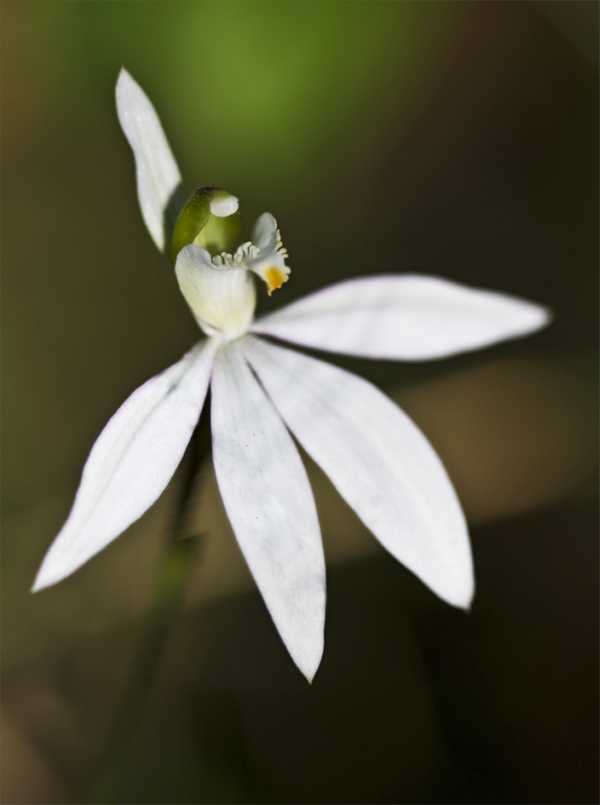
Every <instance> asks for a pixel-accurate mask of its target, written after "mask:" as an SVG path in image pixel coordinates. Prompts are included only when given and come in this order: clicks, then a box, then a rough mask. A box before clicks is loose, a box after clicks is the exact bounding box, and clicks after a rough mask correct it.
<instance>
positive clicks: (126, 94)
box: [116, 68, 181, 251]
mask: <svg viewBox="0 0 600 805" xmlns="http://www.w3.org/2000/svg"><path fill="white" fill-rule="evenodd" d="M116 98H117V115H118V117H119V122H120V123H121V128H122V129H123V132H124V133H125V136H126V137H127V140H128V142H129V145H130V146H131V148H132V150H133V156H134V159H135V172H136V179H137V193H138V199H139V203H140V209H141V211H142V217H143V218H144V222H145V224H146V226H147V227H148V231H149V232H150V234H151V235H152V239H153V240H154V242H155V243H156V245H157V246H158V248H159V249H160V250H161V251H162V250H163V249H164V248H165V211H166V209H167V206H168V204H169V201H170V200H171V198H172V196H173V194H174V192H175V190H176V188H177V187H178V185H179V184H180V182H181V176H180V173H179V168H178V167H177V163H176V162H175V158H174V156H173V154H172V152H171V149H170V147H169V143H168V142H167V138H166V136H165V133H164V131H163V128H162V126H161V124H160V120H159V118H158V115H157V113H156V110H155V108H154V106H153V105H152V103H151V102H150V99H149V98H148V97H147V95H146V94H145V92H144V91H143V89H142V88H141V87H140V86H139V84H138V83H137V82H136V81H134V79H133V78H132V77H131V76H130V75H129V73H128V72H127V70H125V69H124V68H123V69H121V72H120V73H119V78H118V80H117V88H116Z"/></svg>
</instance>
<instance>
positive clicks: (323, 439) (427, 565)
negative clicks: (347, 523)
mask: <svg viewBox="0 0 600 805" xmlns="http://www.w3.org/2000/svg"><path fill="white" fill-rule="evenodd" d="M244 352H245V355H246V357H247V359H248V360H249V361H250V364H251V365H252V367H253V368H254V369H255V371H256V372H257V374H258V376H259V378H260V380H261V381H262V383H263V384H264V386H265V388H266V390H267V393H268V394H269V396H270V398H271V399H272V400H273V403H274V404H275V406H276V407H277V409H278V411H279V412H280V413H281V415H282V416H283V418H284V420H285V422H286V423H287V425H288V427H289V428H290V430H291V431H292V433H293V434H294V436H295V437H296V438H297V439H298V441H299V442H300V444H301V445H302V446H303V447H304V449H305V450H306V451H307V452H308V454H309V455H310V456H312V458H313V459H314V460H315V461H316V463H317V464H319V465H320V466H321V467H322V469H323V470H324V471H325V473H326V474H327V475H328V476H329V478H330V479H331V480H332V481H333V483H334V485H335V487H336V489H337V490H338V492H339V493H340V494H341V495H342V497H343V498H344V499H345V500H346V502H347V503H348V504H349V505H350V506H351V507H352V508H353V509H354V511H355V512H356V513H357V515H358V516H359V517H360V519H361V520H362V521H363V523H364V524H365V525H366V526H367V528H369V529H370V530H371V531H372V532H373V534H374V535H375V536H376V537H377V539H378V540H379V541H380V542H381V544H382V545H383V546H384V547H385V548H387V550H388V551H389V552H390V553H391V554H392V555H393V556H395V557H396V558H397V559H399V560H400V561H401V562H402V563H403V564H405V565H406V566H407V567H408V568H409V569H410V570H411V571H412V572H413V573H414V574H415V575H416V576H418V577H419V578H420V579H421V580H422V581H423V582H424V583H425V584H427V585H428V586H429V587H430V588H431V589H432V590H433V591H434V592H435V593H437V594H438V595H439V596H440V597H441V598H443V599H444V600H445V601H448V602H449V603H450V604H453V605H455V606H459V607H468V606H469V604H470V601H471V598H472V596H473V567H472V562H471V552H470V547H469V538H468V534H467V528H466V524H465V520H464V517H463V514H462V511H461V508H460V504H459V502H458V500H457V497H456V494H455V492H454V489H453V488H452V485H451V483H450V481H449V479H448V476H447V475H446V472H445V470H444V467H443V466H442V463H441V461H440V459H439V458H438V456H437V454H436V453H435V451H434V450H433V448H432V447H431V445H430V444H429V442H428V441H427V440H426V439H425V437H424V436H423V434H422V433H421V432H420V431H419V430H418V429H417V427H416V426H415V425H414V424H413V423H412V422H411V420H410V419H409V418H408V417H407V416H406V415H405V414H404V413H403V412H402V411H401V410H400V409H399V408H398V407H397V406H396V405H394V403H392V401H391V400H389V399H388V398H387V397H386V396H385V395H383V394H382V393H381V392H380V391H379V390H378V389H376V388H375V387H374V386H372V385H371V384H370V383H367V382H366V381H365V380H362V379H361V378H359V377H356V376H355V375H352V374H350V373H349V372H346V371H344V370H342V369H338V368H337V367H334V366H330V365H329V364H326V363H323V362H322V361H318V360H315V359H314V358H308V357H307V356H305V355H300V354H299V353H297V352H291V351H289V350H287V349H283V348H281V347H276V346H273V345H272V344H268V343H266V342H264V341H262V340H259V339H256V338H251V337H249V338H247V339H246V340H245V341H244Z"/></svg>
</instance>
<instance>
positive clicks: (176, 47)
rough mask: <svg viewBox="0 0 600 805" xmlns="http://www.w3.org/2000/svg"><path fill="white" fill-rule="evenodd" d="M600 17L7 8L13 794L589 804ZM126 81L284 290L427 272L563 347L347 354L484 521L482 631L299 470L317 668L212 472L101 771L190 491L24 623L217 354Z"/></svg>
mask: <svg viewBox="0 0 600 805" xmlns="http://www.w3.org/2000/svg"><path fill="white" fill-rule="evenodd" d="M597 13H598V6H597V4H596V3H592V2H590V3H587V2H585V3H579V2H549V3H546V2H536V3H524V2H513V3H506V2H500V3H494V2H485V3H484V2H473V3H450V2H449V3H444V2H439V3H423V2H420V3H411V2H403V3H389V2H372V3H364V2H343V3H337V2H325V3H316V2H315V3H312V2H302V3H281V2H273V3H267V2H223V3H215V2H210V3H209V2H201V1H200V0H198V1H197V2H191V0H190V1H189V2H148V3H146V2H119V3H104V2H65V3H54V2H46V3H30V2H27V3H17V2H7V3H5V4H4V6H3V25H2V33H1V36H2V62H3V64H2V67H3V71H2V175H1V186H0V187H1V191H2V205H1V215H2V268H3V272H2V284H3V294H2V368H3V384H2V425H3V433H2V444H3V447H2V480H3V484H2V487H3V490H2V491H3V498H2V505H3V528H2V539H3V542H2V562H1V570H2V618H3V624H2V625H3V628H2V660H3V688H2V716H3V721H4V731H3V743H2V755H3V758H2V789H3V790H2V798H3V801H6V802H14V803H25V802H67V801H69V802H83V801H94V800H96V801H106V802H108V801H110V802H153V803H154V802H156V803H159V802H160V803H163V802H164V803H166V802H190V803H191V802H560V803H563V802H564V803H567V802H568V803H575V802H577V803H580V802H581V803H584V802H585V803H587V802H595V801H597V798H598V791H597V773H598V770H597V765H596V764H597V748H598V747H597V737H598V736H597V726H598V725H597V712H598V711H597V671H598V669H597V659H598V645H597V641H598V630H597V627H598V623H597V620H598V617H597V614H598V606H597V604H598V601H597V542H596V539H597V533H596V532H597V504H596V494H595V490H596V488H597V421H596V392H597V374H596V371H597V369H596V367H597V349H596V347H597V343H596V339H597V300H598V294H597V291H598V288H597V262H598V261H597V258H598V254H597V244H598V228H597V221H598V203H597V201H598V199H597V178H598V164H597V138H598V103H597V97H598V79H597V75H598V49H597V35H598V22H597ZM121 65H125V66H126V67H127V68H128V69H129V70H130V71H131V73H132V74H133V75H134V76H135V77H136V78H137V80H138V81H139V82H140V83H141V84H142V86H143V87H144V88H145V89H146V90H147V92H148V93H149V95H150V96H151V98H152V99H153V101H154V102H155V104H156V106H157V109H158V110H159V113H160V115H161V118H162V120H163V123H164V126H165V128H166V131H167V134H168V136H169V139H170V142H171V144H172V146H173V149H174V151H175V153H176V156H177V158H178V161H179V164H180V167H181V169H182V173H183V175H184V180H185V181H186V183H187V186H188V187H189V188H190V189H192V188H193V187H195V186H199V185H206V184H217V185H221V186H224V187H226V188H228V189H229V190H230V191H231V192H234V193H235V194H236V195H238V196H239V197H240V199H241V201H242V212H243V213H244V214H245V220H246V222H247V224H248V226H250V225H251V223H252V221H253V218H254V217H255V216H256V215H257V214H258V213H260V212H262V211H263V210H265V209H267V210H271V211H272V212H273V213H275V215H276V216H277V218H278V220H279V222H280V224H281V227H282V230H283V234H284V237H285V241H286V245H287V246H288V249H289V251H290V255H291V264H292V267H293V275H292V281H291V282H290V283H288V285H287V286H286V288H285V290H284V291H282V292H281V294H280V295H279V296H277V295H276V296H275V297H274V299H273V301H272V302H271V301H270V300H266V299H265V300H263V302H264V308H265V309H266V308H267V307H268V306H269V305H271V304H273V305H274V306H275V305H279V304H284V303H286V302H288V301H290V300H292V299H294V298H296V297H298V296H300V295H302V294H304V293H306V292H307V291H310V290H312V289H316V288H318V287H321V286H322V285H323V284H325V283H328V282H331V281H335V280H338V279H341V278H343V277H347V276H355V275H361V274H369V273H381V272H393V271H411V272H422V273H429V274H438V275H442V276H445V277H448V278H450V279H453V280H456V281H459V282H465V283H469V284H472V285H477V286H483V287H489V288H492V289H497V290H502V291H506V292H508V293H513V294H517V295H521V296H524V297H528V298H531V299H534V300H536V301H539V302H541V303H543V304H546V305H549V306H550V307H551V308H552V309H553V311H554V314H555V321H554V323H553V324H552V326H551V327H550V328H549V329H548V330H547V331H545V332H543V333H540V334H539V335H536V336H535V337H533V338H530V339H528V340H526V341H523V342H517V343H513V344H507V345H504V346H502V347H498V348H495V349H493V350H489V351H487V352H482V353H477V354H473V355H468V356H464V357H461V358H458V359H454V360H449V361H443V362H433V363H428V364H422V365H401V364H395V363H374V362H373V363H369V362H363V361H358V360H351V359H339V360H338V359H336V358H334V360H336V361H337V362H338V363H339V364H340V365H344V366H346V367H348V368H351V369H352V370H355V371H357V372H360V373H361V374H363V375H365V376H367V377H369V378H370V379H372V380H373V381H374V382H376V383H377V384H378V385H379V386H380V387H382V388H383V389H385V390H386V391H387V392H388V393H390V394H392V395H393V396H394V397H395V399H396V400H397V401H398V402H399V403H400V404H401V405H403V406H404V407H405V408H406V410H407V411H408V412H409V413H410V414H411V416H413V417H414V419H415V420H416V421H417V422H418V424H419V425H420V426H421V427H422V428H423V429H424V431H425V433H427V434H428V436H429V437H430V439H431V441H432V443H433V444H434V445H435V447H436V448H437V449H438V451H439V452H440V454H441V455H442V457H443V458H444V460H445V462H446V464H447V466H448V469H449V472H450V475H451V477H452V478H453V480H454V481H455V483H456V486H457V488H458V491H459V494H460V496H461V499H462V500H463V503H464V505H465V509H466V511H467V515H468V517H469V521H470V524H471V533H472V540H473V550H474V556H475V564H476V571H477V586H478V593H477V597H476V601H475V605H474V608H473V611H472V612H471V614H470V615H464V614H462V613H459V612H456V611H454V610H452V609H451V608H449V607H447V606H445V605H443V604H442V603H441V602H439V601H437V600H436V599H435V598H434V597H433V596H432V594H431V593H429V592H428V591H427V590H426V589H424V588H423V587H422V586H421V585H420V584H419V583H418V582H417V581H416V580H415V579H413V578H412V577H411V576H410V574H409V573H408V572H407V571H406V570H405V569H404V568H402V567H401V566H400V565H398V564H397V563H396V562H395V561H394V560H392V559H391V558H390V557H389V556H387V554H385V553H384V551H383V549H381V548H380V547H379V546H378V544H377V543H376V542H375V540H374V539H373V538H372V537H371V536H370V535H369V534H368V533H366V532H365V531H364V529H362V527H361V526H360V524H359V523H358V521H357V520H356V519H355V518H354V516H353V515H352V514H351V513H350V511H349V510H348V509H347V508H346V507H345V506H344V504H343V503H342V502H341V501H340V500H339V498H338V497H337V496H336V494H335V492H334V491H333V489H332V488H331V486H330V485H329V483H328V482H327V481H326V480H325V479H324V478H323V477H322V476H321V474H320V473H319V472H318V470H317V469H316V468H315V467H314V466H312V465H310V463H308V462H307V464H308V468H309V472H310V475H311V481H312V483H313V486H314V488H315V494H316V497H317V504H318V508H319V513H320V517H321V524H322V530H323V536H324V541H325V549H326V554H327V560H328V616H327V617H328V620H327V635H326V641H327V642H326V653H325V657H324V660H323V664H322V667H321V669H320V671H319V673H318V675H317V677H316V680H315V682H314V684H313V685H312V687H309V686H308V685H307V684H306V683H305V681H304V680H303V678H302V677H301V676H300V674H299V673H298V672H297V671H296V669H295V668H294V667H293V665H292V663H291V662H290V660H289V658H288V657H287V655H286V654H285V651H284V649H283V647H282V645H281V643H280V641H279V638H278V637H277V634H276V632H275V629H274V628H273V626H272V624H271V623H270V621H269V619H268V616H267V614H266V611H265V609H264V606H263V604H262V602H261V600H260V598H259V596H258V593H257V591H256V589H255V587H254V585H253V584H252V582H251V580H250V578H249V575H248V572H247V570H246V568H245V565H244V563H243V560H242V559H241V556H240V554H239V551H238V549H237V547H236V545H235V542H234V538H233V536H232V534H231V532H230V530H229V528H228V526H227V523H226V521H225V517H224V514H223V511H222V508H221V504H220V502H219V499H218V494H217V492H216V488H215V485H214V479H213V477H212V472H211V470H210V465H209V463H208V464H207V465H206V466H205V467H204V468H203V472H202V474H201V477H200V480H199V483H198V487H197V495H196V497H195V504H194V510H193V516H192V522H191V524H190V529H191V530H192V531H194V533H195V532H197V531H199V532H201V534H202V536H201V539H200V551H199V555H198V557H197V563H196V567H195V570H194V577H193V578H192V583H191V584H190V587H189V591H188V597H187V602H186V606H185V612H184V613H183V614H182V617H181V618H180V619H179V620H178V622H177V626H176V629H175V631H174V634H173V635H172V638H171V639H170V641H169V643H168V645H167V648H166V653H165V656H164V658H163V661H162V663H161V670H160V679H159V682H158V685H157V687H156V689H155V691H154V694H153V696H152V700H151V705H150V707H149V708H148V712H147V713H146V718H145V720H144V723H143V725H142V728H141V731H140V733H139V735H138V736H137V738H136V740H135V742H134V744H133V745H132V746H131V747H129V749H128V751H127V753H126V754H124V755H123V757H121V758H119V763H117V764H116V767H115V768H114V769H113V770H112V772H111V775H110V776H109V778H108V779H105V780H104V781H103V786H102V788H101V789H99V788H98V786H97V781H96V780H95V776H94V775H95V769H96V761H97V758H98V755H99V753H100V751H101V747H102V744H103V740H104V736H105V735H106V732H107V728H108V725H109V724H110V722H111V719H112V716H113V714H114V711H115V708H116V706H117V702H118V700H119V693H120V691H121V690H122V689H123V685H124V682H125V680H126V679H127V675H128V671H129V669H130V665H129V663H130V660H131V657H132V654H133V652H134V651H135V648H136V646H137V645H138V644H139V639H140V636H141V622H142V619H143V616H144V613H145V612H146V611H147V609H148V605H149V599H150V595H151V589H152V582H153V578H154V577H155V574H156V568H157V563H158V562H159V561H160V552H161V546H162V544H163V543H164V540H165V538H166V530H167V524H168V520H169V516H170V511H171V509H172V506H173V499H174V495H175V493H176V488H177V483H178V479H177V478H176V479H175V481H174V483H173V484H172V486H171V488H170V489H169V490H168V491H167V492H166V493H165V495H164V496H163V497H162V498H161V500H160V501H159V502H158V503H157V505H156V506H155V507H153V509H152V510H151V511H150V512H148V514H147V515H146V516H144V517H143V518H142V519H141V520H140V521H139V522H138V523H136V524H135V525H134V526H133V527H132V528H131V529H130V530H129V531H128V532H127V534H126V535H125V536H124V537H122V538H121V539H120V540H118V541H117V542H115V543H114V545H112V546H111V547H110V548H108V549H107V550H106V551H105V552H103V553H102V554H101V555H99V556H98V557H97V558H95V559H94V560H93V561H92V562H91V563H90V564H89V565H87V566H86V567H85V568H84V569H83V570H81V571H80V572H79V573H78V574H76V575H75V576H73V577H72V578H71V579H69V580H68V581H66V582H64V583H63V584H60V585H58V586H57V587H56V588H52V589H51V590H49V591H47V592H43V593H40V594H38V595H36V596H31V595H30V594H29V592H28V590H29V587H30V585H31V582H32V579H33V576H34V573H35V570H36V568H37V566H38V564H39V562H40V560H41V557H42V555H43V553H44V551H45V549H46V547H47V546H48V545H49V543H50V541H51V540H52V538H53V537H54V535H55V534H56V532H57V530H58V528H59V527H60V525H61V524H62V521H63V519H64V517H65V515H66V513H67V511H68V508H69V506H70V503H71V500H72V496H73V493H74V490H75V488H76V485H77V482H78V479H79V473H80V470H81V465H82V462H83V460H84V459H85V456H86V455H87V451H88V449H89V446H90V444H91V442H92V440H93V438H94V437H95V435H96V434H97V432H98V431H99V429H100V428H101V427H102V426H103V424H104V423H105V421H106V419H107V418H108V416H109V415H110V414H111V413H112V412H113V411H114V410H115V409H116V407H117V406H118V405H119V404H120V402H122V400H123V399H124V398H125V397H126V396H127V394H128V393H130V391H132V390H133V388H135V387H136V386H137V385H138V384H139V383H140V382H142V381H143V380H144V379H146V378H147V377H148V376H150V375H151V374H153V373H155V372H157V371H159V370H160V369H161V368H163V367H164V366H166V365H168V364H170V363H172V362H174V361H175V360H176V359H177V358H178V357H179V355H180V354H181V353H182V352H183V351H184V350H185V349H186V348H187V347H188V346H189V345H190V344H191V343H192V342H193V341H194V340H195V339H196V338H197V330H196V327H195V324H194V322H193V320H192V318H191V316H190V315H189V313H188V311H187V308H186V306H185V304H184V303H183V301H182V299H181V298H180V295H179V292H178V289H177V286H176V283H175V282H174V278H173V272H172V268H171V266H170V265H169V264H168V262H166V261H165V260H164V259H163V258H162V257H161V256H160V255H159V254H158V253H157V252H156V250H155V248H154V246H153V244H152V242H151V241H150V238H149V237H148V236H147V234H146V232H145V230H144V227H143V224H142V221H141V217H140V215H139V211H138V208H137V201H136V197H135V187H134V181H133V164H132V158H131V154H130V152H129V149H128V147H127V144H126V142H125V140H124V137H123V135H122V133H121V131H120V130H119V127H118V124H117V120H116V115H115V111H114V97H113V93H114V83H115V80H116V76H117V73H118V70H119V68H120V67H121Z"/></svg>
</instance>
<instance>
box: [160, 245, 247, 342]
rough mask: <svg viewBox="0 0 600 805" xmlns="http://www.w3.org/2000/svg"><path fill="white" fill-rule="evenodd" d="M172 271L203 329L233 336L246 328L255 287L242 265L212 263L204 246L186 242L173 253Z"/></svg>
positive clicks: (210, 332) (209, 332)
mask: <svg viewBox="0 0 600 805" xmlns="http://www.w3.org/2000/svg"><path fill="white" fill-rule="evenodd" d="M175 274H176V276H177V282H178V283H179V289H180V290H181V293H182V294H183V296H184V297H185V300H186V302H187V303H188V305H189V306H190V308H191V309H192V312H193V314H194V316H195V317H196V321H197V322H198V324H199V325H200V327H202V329H203V330H204V332H206V333H208V334H209V335H212V334H213V333H216V332H218V333H223V334H225V335H227V336H228V337H230V338H233V337H235V336H237V335H240V334H241V333H243V332H245V331H246V330H247V329H248V327H249V325H250V322H251V321H252V316H253V315H254V308H255V307H256V289H255V287H254V282H253V280H252V276H251V274H250V273H249V272H248V271H246V269H245V268H229V267H226V266H216V265H214V263H213V262H212V260H211V257H210V254H209V253H208V252H207V251H206V250H205V249H202V248H201V247H200V246H197V245H196V244H194V243H190V244H189V245H188V246H184V248H183V249H182V250H181V251H180V252H179V254H178V255H177V262H176V264H175Z"/></svg>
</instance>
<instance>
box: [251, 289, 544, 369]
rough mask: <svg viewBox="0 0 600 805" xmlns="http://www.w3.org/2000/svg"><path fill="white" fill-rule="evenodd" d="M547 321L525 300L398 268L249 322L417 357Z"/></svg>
mask: <svg viewBox="0 0 600 805" xmlns="http://www.w3.org/2000/svg"><path fill="white" fill-rule="evenodd" d="M548 320H549V315H548V311H547V310H545V309H544V308H543V307H541V306H540V305H536V304H533V303H531V302H526V301H525V300H523V299H517V298H515V297H512V296H508V295H505V294H500V293H494V292H492V291H483V290H478V289H474V288H467V287H466V286H463V285H457V284H456V283H453V282H448V281H447V280H443V279H438V278H436V277H426V276H416V275H415V276H413V275H404V276H378V277H363V278H360V279H355V280H348V281H347V282H341V283H338V284H336V285H330V286H329V287H328V288H325V289H324V290H322V291H317V292H316V293H313V294H311V295H310V296H307V297H305V298H304V299H300V300H299V301H298V302H294V303H293V304H291V305H288V306H287V307H284V308H282V309H281V310H279V311H276V312H275V313H272V314H270V315H268V316H265V317H264V318H263V319H260V320H259V321H257V322H256V323H255V324H254V326H253V328H252V329H253V330H254V331H255V332H258V333H265V334H268V335H273V336H276V337H277V338H282V339H284V340H286V341H294V342H295V343H297V344H305V345H306V346H309V347H314V348H315V349H323V350H327V351H330V352H339V353H346V354H351V355H363V356H365V357H369V358H391V359H396V360H405V361H419V360H427V359H430V358H444V357H446V356H448V355H454V354H456V353H458V352H466V351H469V350H473V349H479V348H480V347H485V346H488V345H489V344H494V343H496V342H498V341H504V340H506V339H508V338H516V337H518V336H522V335H526V334H527V333H531V332H533V331H534V330H538V329H539V328H540V327H543V326H544V325H545V324H546V323H547V322H548Z"/></svg>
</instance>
